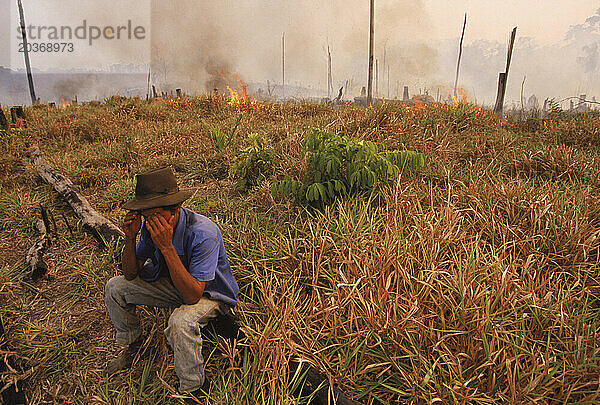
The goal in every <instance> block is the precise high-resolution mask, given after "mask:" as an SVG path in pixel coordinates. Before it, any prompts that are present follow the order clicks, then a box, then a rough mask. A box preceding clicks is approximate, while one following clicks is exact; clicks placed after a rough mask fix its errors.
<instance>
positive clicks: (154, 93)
mask: <svg viewBox="0 0 600 405" xmlns="http://www.w3.org/2000/svg"><path fill="white" fill-rule="evenodd" d="M152 97H153V98H157V97H158V93H157V92H156V86H155V85H152Z"/></svg>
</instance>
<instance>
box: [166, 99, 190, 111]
mask: <svg viewBox="0 0 600 405" xmlns="http://www.w3.org/2000/svg"><path fill="white" fill-rule="evenodd" d="M165 101H166V102H167V104H169V105H170V106H171V107H172V108H173V109H174V110H180V109H183V108H189V107H190V102H189V100H188V99H186V98H182V97H177V98H176V99H168V100H165Z"/></svg>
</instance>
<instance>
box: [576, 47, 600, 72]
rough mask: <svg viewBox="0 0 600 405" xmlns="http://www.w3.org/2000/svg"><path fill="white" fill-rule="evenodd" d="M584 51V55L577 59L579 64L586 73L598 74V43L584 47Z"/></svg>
mask: <svg viewBox="0 0 600 405" xmlns="http://www.w3.org/2000/svg"><path fill="white" fill-rule="evenodd" d="M582 51H583V53H584V55H583V56H579V57H577V62H578V63H579V64H580V65H581V66H582V67H583V70H584V71H585V72H586V73H588V74H590V73H594V72H596V71H597V69H598V43H597V42H596V43H593V44H591V45H584V46H583V48H582Z"/></svg>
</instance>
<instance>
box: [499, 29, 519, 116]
mask: <svg viewBox="0 0 600 405" xmlns="http://www.w3.org/2000/svg"><path fill="white" fill-rule="evenodd" d="M516 36H517V27H515V28H514V29H513V30H512V33H511V36H510V41H509V43H508V55H507V57H506V71H505V72H504V73H500V77H499V78H498V95H497V96H496V106H495V107H494V113H495V114H496V115H497V116H498V117H502V110H503V107H504V95H505V94H506V81H507V79H508V70H509V69H510V61H511V58H512V52H513V46H514V44H515V37H516Z"/></svg>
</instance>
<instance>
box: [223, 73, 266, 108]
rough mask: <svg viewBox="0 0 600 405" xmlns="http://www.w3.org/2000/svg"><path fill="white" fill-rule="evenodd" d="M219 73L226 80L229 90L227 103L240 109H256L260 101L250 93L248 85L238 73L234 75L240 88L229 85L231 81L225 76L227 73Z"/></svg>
mask: <svg viewBox="0 0 600 405" xmlns="http://www.w3.org/2000/svg"><path fill="white" fill-rule="evenodd" d="M219 74H220V75H221V77H222V78H223V80H225V83H226V86H227V91H229V101H228V102H227V104H229V105H233V106H236V107H238V108H240V109H242V108H246V109H255V108H256V107H257V105H258V102H257V101H256V99H255V98H253V97H250V96H249V95H248V85H247V84H246V83H244V81H243V80H242V79H241V78H240V77H239V76H238V75H235V74H234V75H233V77H234V78H235V79H236V80H237V82H238V86H237V87H238V89H239V90H235V89H233V88H232V87H231V86H230V85H229V81H228V80H227V78H226V77H225V74H223V72H219Z"/></svg>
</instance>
